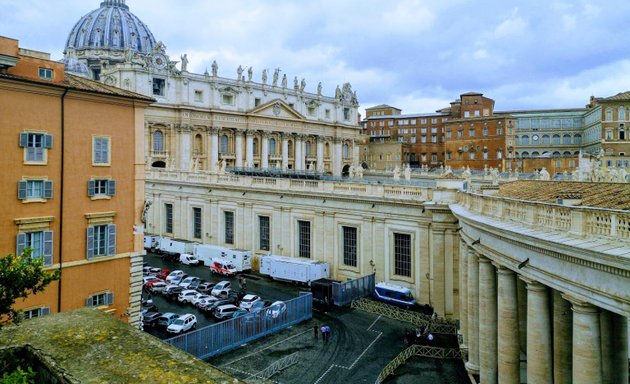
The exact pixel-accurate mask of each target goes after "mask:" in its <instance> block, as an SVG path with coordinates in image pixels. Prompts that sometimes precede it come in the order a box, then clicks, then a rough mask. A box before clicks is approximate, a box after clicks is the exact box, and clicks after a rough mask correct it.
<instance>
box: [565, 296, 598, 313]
mask: <svg viewBox="0 0 630 384" xmlns="http://www.w3.org/2000/svg"><path fill="white" fill-rule="evenodd" d="M562 298H563V299H565V300H566V301H568V302H569V303H571V309H572V310H573V312H576V313H582V314H597V313H599V312H600V309H599V307H597V306H595V305H593V304H591V303H589V302H588V301H585V300H582V299H579V298H577V297H575V296H571V295H569V294H566V293H563V294H562Z"/></svg>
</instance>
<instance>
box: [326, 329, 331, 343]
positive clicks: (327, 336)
mask: <svg viewBox="0 0 630 384" xmlns="http://www.w3.org/2000/svg"><path fill="white" fill-rule="evenodd" d="M328 340H330V327H329V326H326V342H328Z"/></svg>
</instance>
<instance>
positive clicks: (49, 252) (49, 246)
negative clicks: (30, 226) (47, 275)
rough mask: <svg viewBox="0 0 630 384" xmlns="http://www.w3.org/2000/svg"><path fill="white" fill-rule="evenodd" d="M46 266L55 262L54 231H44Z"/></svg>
mask: <svg viewBox="0 0 630 384" xmlns="http://www.w3.org/2000/svg"><path fill="white" fill-rule="evenodd" d="M43 256H44V266H46V267H48V266H51V265H52V264H53V232H52V231H44V252H43Z"/></svg>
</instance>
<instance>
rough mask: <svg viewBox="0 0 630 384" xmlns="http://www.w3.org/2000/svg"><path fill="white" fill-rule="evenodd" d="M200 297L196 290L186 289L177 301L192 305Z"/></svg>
mask: <svg viewBox="0 0 630 384" xmlns="http://www.w3.org/2000/svg"><path fill="white" fill-rule="evenodd" d="M199 295H201V293H199V292H197V291H195V290H194V289H185V290H183V291H182V292H181V293H180V294H179V296H178V297H177V300H178V301H179V302H180V303H191V302H192V301H193V300H194V299H195V298H197V296H199Z"/></svg>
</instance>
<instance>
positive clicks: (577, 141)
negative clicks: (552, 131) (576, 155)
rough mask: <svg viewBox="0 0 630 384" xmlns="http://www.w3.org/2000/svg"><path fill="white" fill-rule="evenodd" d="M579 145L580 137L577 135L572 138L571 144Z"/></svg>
mask: <svg viewBox="0 0 630 384" xmlns="http://www.w3.org/2000/svg"><path fill="white" fill-rule="evenodd" d="M580 143H582V135H580V134H579V133H577V134H575V135H574V136H573V144H580Z"/></svg>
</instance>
